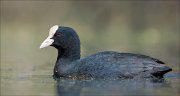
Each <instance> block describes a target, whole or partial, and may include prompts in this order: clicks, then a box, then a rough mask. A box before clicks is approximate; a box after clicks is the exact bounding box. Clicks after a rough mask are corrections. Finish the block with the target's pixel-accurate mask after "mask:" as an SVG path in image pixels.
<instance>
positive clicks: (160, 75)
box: [152, 65, 172, 78]
mask: <svg viewBox="0 0 180 96" xmlns="http://www.w3.org/2000/svg"><path fill="white" fill-rule="evenodd" d="M153 70H154V73H153V74H152V75H153V76H155V77H158V78H163V76H164V74H166V73H167V72H170V71H172V68H170V67H168V66H165V65H163V66H161V67H155V68H153Z"/></svg>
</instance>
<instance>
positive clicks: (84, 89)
mask: <svg viewBox="0 0 180 96" xmlns="http://www.w3.org/2000/svg"><path fill="white" fill-rule="evenodd" d="M168 87H170V85H169V84H168V82H166V81H165V80H164V79H161V80H159V79H124V80H72V79H60V80H58V84H57V94H58V96H99V95H107V96H111V95H120V96H124V95H125V96H128V95H129V96H132V95H133V96H134V95H143V96H146V95H148V96H149V95H152V96H155V95H158V94H162V93H159V92H161V89H163V88H168ZM162 91H163V90H162Z"/></svg>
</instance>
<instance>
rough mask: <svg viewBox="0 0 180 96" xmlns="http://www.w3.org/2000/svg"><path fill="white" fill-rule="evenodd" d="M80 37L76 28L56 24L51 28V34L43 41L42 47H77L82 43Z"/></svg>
mask: <svg viewBox="0 0 180 96" xmlns="http://www.w3.org/2000/svg"><path fill="white" fill-rule="evenodd" d="M79 43H80V41H79V37H78V35H77V33H76V32H75V30H73V29H72V28H70V27H63V26H58V25H55V26H53V27H51V28H50V30H49V36H48V37H47V38H46V39H45V40H44V41H43V43H42V44H41V46H40V48H45V47H48V46H53V47H55V48H57V49H60V48H63V49H66V48H71V47H77V46H79V45H80V44H79Z"/></svg>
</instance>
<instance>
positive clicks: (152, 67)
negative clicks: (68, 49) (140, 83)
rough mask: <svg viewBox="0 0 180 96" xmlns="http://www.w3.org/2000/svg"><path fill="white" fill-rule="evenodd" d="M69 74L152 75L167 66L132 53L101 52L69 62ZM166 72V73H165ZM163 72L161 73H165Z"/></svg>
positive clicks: (93, 76) (103, 75) (98, 76)
mask: <svg viewBox="0 0 180 96" xmlns="http://www.w3.org/2000/svg"><path fill="white" fill-rule="evenodd" d="M68 66H70V67H69V69H68V70H67V71H66V72H67V73H68V74H73V75H75V76H86V77H92V78H132V77H135V76H139V77H150V76H152V74H154V73H157V72H159V71H164V70H166V71H167V69H164V70H163V68H167V67H166V66H165V65H164V63H163V62H162V61H160V60H158V59H154V58H151V57H149V56H145V55H139V54H132V53H118V52H113V51H105V52H99V53H96V54H94V55H91V56H88V57H86V58H83V59H80V60H77V61H74V62H72V63H71V64H69V65H68ZM163 74H164V73H163ZM163 74H161V75H163Z"/></svg>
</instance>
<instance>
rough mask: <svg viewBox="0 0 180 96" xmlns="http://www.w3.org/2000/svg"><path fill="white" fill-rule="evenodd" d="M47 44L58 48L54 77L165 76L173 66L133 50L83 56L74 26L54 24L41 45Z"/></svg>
mask: <svg viewBox="0 0 180 96" xmlns="http://www.w3.org/2000/svg"><path fill="white" fill-rule="evenodd" d="M47 46H53V47H55V48H56V49H57V50H58V56H57V61H56V64H55V67H54V75H53V76H54V78H60V77H64V78H82V79H84V78H85V79H87V78H88V79H89V78H91V79H118V78H134V77H138V78H149V77H160V78H162V77H163V75H164V74H165V73H167V72H169V71H171V70H172V69H171V68H169V67H167V66H166V65H165V64H164V62H162V61H160V60H158V59H155V58H151V57H149V56H145V55H140V54H133V53H118V52H113V51H104V52H99V53H96V54H94V55H91V56H88V57H85V58H82V59H80V40H79V37H78V35H77V33H76V32H75V30H73V29H72V28H70V27H63V26H58V25H55V26H53V27H52V28H51V29H50V31H49V36H48V37H47V39H46V40H45V41H44V42H43V43H42V44H41V46H40V48H45V47H47Z"/></svg>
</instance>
